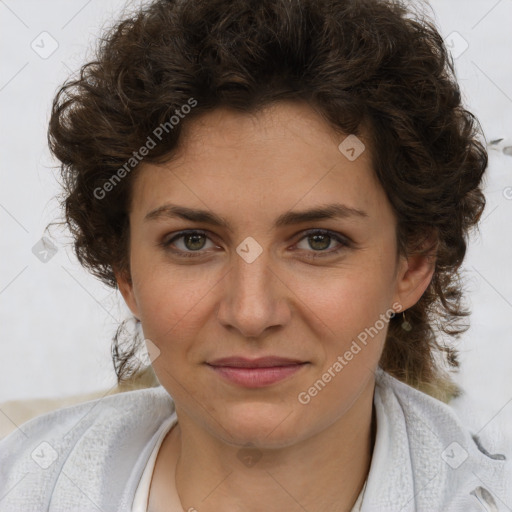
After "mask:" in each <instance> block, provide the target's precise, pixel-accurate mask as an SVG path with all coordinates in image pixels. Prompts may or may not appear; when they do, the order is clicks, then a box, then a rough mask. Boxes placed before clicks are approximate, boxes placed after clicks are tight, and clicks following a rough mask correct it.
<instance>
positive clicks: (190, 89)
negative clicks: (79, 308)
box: [49, 0, 487, 399]
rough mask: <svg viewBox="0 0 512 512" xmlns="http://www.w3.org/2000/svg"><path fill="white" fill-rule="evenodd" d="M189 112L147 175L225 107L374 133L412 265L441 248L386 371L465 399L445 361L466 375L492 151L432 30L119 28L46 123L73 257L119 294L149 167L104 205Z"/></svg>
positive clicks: (176, 10) (357, 25) (224, 24)
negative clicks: (284, 105)
mask: <svg viewBox="0 0 512 512" xmlns="http://www.w3.org/2000/svg"><path fill="white" fill-rule="evenodd" d="M191 98H193V99H194V101H196V106H194V108H193V109H191V111H190V112H189V113H188V114H187V115H186V116H183V119H181V120H180V122H179V123H178V124H176V126H173V128H172V129H168V130H166V131H165V132H164V131H162V137H161V140H159V143H158V145H157V146H156V147H155V148H154V149H152V150H151V152H150V154H149V155H148V156H146V157H145V160H146V161H148V162H158V161H164V160H166V159H167V158H169V157H170V156H171V155H172V154H173V150H174V149H175V148H176V147H177V144H178V140H179V137H180V133H181V129H182V126H183V125H184V124H186V123H189V122H190V121H192V120H193V119H194V118H196V117H197V116H199V115H201V114H204V113H206V112H208V111H211V110H213V109H215V108H217V107H220V106H224V107H229V108H233V109H236V110H238V111H241V112H255V111H257V110H258V109H260V108H262V107H264V106H266V105H269V104H271V103H274V102H279V101H280V100H297V101H306V102H308V104H309V105H311V106H312V107H313V108H314V109H315V110H316V111H317V112H319V113H320V114H321V115H322V116H323V117H324V119H325V120H326V121H327V122H329V123H330V125H331V126H332V127H333V128H335V129H336V130H338V131H340V132H343V133H345V134H355V135H361V127H362V126H363V124H364V125H367V126H368V127H369V137H368V141H367V142H368V143H369V144H370V147H371V149H372V155H373V156H372V164H373V169H374V171H375V173H376V175H377V177H378V179H379V180H380V183H381V184H382V186H383V188H384V190H385V192H386V194H387V196H388V199H389V201H390V203H391V205H392V207H393V209H394V211H395V213H396V215H397V219H398V225H397V243H398V247H399V251H400V253H401V254H410V253H413V252H417V251H419V250H420V249H419V247H420V245H421V242H422V241H423V240H425V239H426V237H427V236H428V234H432V233H433V234H434V235H435V239H436V243H435V246H436V248H435V254H436V264H435V272H434V275H433V278H432V281H431V283H430V284H429V286H428V288H427V289H426V291H425V293H424V294H423V296H422V297H421V299H420V300H419V301H418V302H417V304H415V305H414V306H413V307H411V308H410V309H409V310H408V311H407V313H406V314H407V321H408V322H409V323H410V324H411V327H412V329H411V330H404V329H403V328H402V327H401V324H402V320H401V318H400V317H398V316H395V317H394V318H392V319H391V320H390V324H389V330H388V334H387V339H386V343H385V347H384V351H383V354H382V359H381V362H380V364H381V366H382V367H383V368H384V369H385V370H386V371H388V372H390V373H391V374H393V375H394V376H396V377H397V378H399V379H401V380H402V381H404V382H407V383H409V384H410V385H412V386H415V387H417V388H419V389H423V390H424V391H426V392H428V393H430V394H432V395H434V396H437V397H439V398H441V399H447V397H449V396H450V394H451V395H454V394H455V395H456V394H457V392H458V389H457V387H456V386H455V385H454V383H453V382H452V380H451V378H450V377H449V374H448V373H447V372H446V369H445V368H443V366H444V364H443V363H444V362H446V363H448V367H449V368H452V369H455V368H458V366H459V362H458V359H457V350H456V349H455V348H454V347H453V346H451V345H450V343H449V342H451V341H452V340H453V339H454V338H457V337H458V336H459V335H460V334H461V333H462V332H464V331H465V330H467V328H468V326H467V325H466V324H464V323H462V322H461V320H462V318H463V317H466V316H467V315H469V311H468V310H467V309H465V308H464V307H463V305H462V298H463V293H462V283H461V280H460V275H459V267H460V265H461V263H462V261H463V258H464V255H465V252H466V239H467V236H468V232H469V230H470V228H472V227H473V226H475V225H476V224H477V222H478V220H479V218H480V216H481V214H482V211H483V209H484V206H485V199H484V196H483V194H482V191H481V188H480V183H481V179H482V175H483V173H484V171H485V169H486V167H487V153H486V150H485V146H484V145H483V144H482V143H481V142H480V141H479V135H480V131H481V128H480V125H479V123H478V121H477V120H476V119H475V118H474V116H473V115H472V114H471V113H470V112H468V111H467V110H466V109H465V108H464V106H463V105H462V103H461V95H460V91H459V87H458V84H457V82H456V78H455V72H454V64H453V60H452V58H451V56H450V55H449V54H448V53H447V50H446V48H445V45H444V43H443V40H442V37H441V36H440V34H439V33H438V31H437V29H436V27H435V25H434V24H433V22H432V21H431V20H430V19H429V17H428V16H427V15H426V14H425V13H424V12H422V11H420V10H419V9H416V10H415V11H412V8H411V7H410V6H407V7H406V6H405V4H404V3H403V2H400V1H393V0H357V1H355V0H258V1H251V0H193V1H192V0H181V1H180V0H157V1H155V2H153V3H152V4H151V5H149V6H147V7H144V8H141V9H140V10H139V11H137V12H136V13H134V14H132V15H130V16H128V17H127V18H125V19H124V20H122V21H120V22H118V23H117V25H116V26H114V27H113V28H112V29H111V30H110V31H108V32H107V33H106V34H105V35H104V36H103V37H102V38H101V40H100V44H99V47H98V49H97V56H96V59H95V60H94V61H93V62H89V63H87V64H85V65H84V66H83V67H82V68H81V72H80V76H79V77H78V78H76V79H70V80H68V81H67V82H66V83H65V84H64V85H63V86H62V87H61V88H60V90H59V92H58V94H57V95H56V97H55V100H54V103H53V110H52V115H51V120H50V124H49V143H50V147H51V150H52V151H53V153H54V154H55V155H56V157H57V158H58V159H59V160H60V161H61V162H62V166H61V170H62V176H63V178H64V190H65V198H64V201H63V205H64V207H65V215H66V222H67V223H68V225H69V228H70V230H71V232H72V234H73V237H74V248H75V252H76V255H77V257H78V259H79V261H80V262H81V264H82V265H84V266H85V267H86V268H87V269H89V270H90V271H91V272H92V273H93V274H94V275H96V276H97V277H99V278H100V279H101V280H102V281H103V282H105V283H106V284H107V285H109V286H112V287H116V286H117V283H116V279H115V276H114V273H113V269H114V267H115V268H120V269H124V270H125V271H128V272H129V255H128V234H129V222H128V214H127V212H128V207H129V204H130V197H131V183H132V181H133V176H134V174H135V173H136V171H137V169H136V166H134V170H133V172H125V173H122V175H123V179H121V180H118V182H117V181H116V183H115V186H109V187H108V189H109V192H108V197H107V198H106V199H105V200H103V198H98V197H97V196H98V193H96V194H95V191H97V190H98V189H101V190H105V186H106V185H105V184H106V183H107V182H109V180H110V183H111V184H112V178H113V176H114V175H115V174H116V173H118V177H119V170H120V169H121V168H122V166H123V165H126V162H127V161H129V159H130V158H132V156H133V151H135V150H137V149H138V148H140V147H141V146H142V145H144V144H145V142H146V141H147V138H148V136H149V135H150V134H151V133H153V132H154V130H155V127H158V126H162V125H163V124H164V123H166V122H167V123H169V119H170V118H171V116H172V115H173V114H174V113H175V111H176V110H177V109H180V108H181V107H182V106H183V105H185V104H187V103H188V102H190V99H191ZM125 170H126V167H125ZM431 249H432V247H427V248H425V249H424V251H425V253H428V252H429V250H431ZM119 332H120V331H119V330H118V333H117V335H116V336H115V338H114V344H113V355H114V366H115V368H116V372H117V374H118V379H119V381H120V382H121V381H124V380H127V379H130V378H132V377H133V375H132V374H133V371H134V370H133V369H134V366H133V365H131V364H130V358H131V357H132V356H133V346H132V348H131V349H130V350H128V351H124V352H123V350H122V347H121V345H120V339H119V337H118V336H119ZM444 334H446V335H448V337H449V338H451V339H448V340H445V341H443V340H441V337H442V336H443V335H444ZM438 356H441V358H440V359H439V358H438ZM436 358H437V359H436ZM448 367H447V368H448Z"/></svg>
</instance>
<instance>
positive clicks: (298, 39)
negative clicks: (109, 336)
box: [0, 0, 512, 512]
mask: <svg viewBox="0 0 512 512" xmlns="http://www.w3.org/2000/svg"><path fill="white" fill-rule="evenodd" d="M413 14H414V13H413V12H411V11H410V10H409V9H407V8H406V7H404V6H403V5H401V4H399V3H397V2H391V1H389V2H387V1H380V0H372V1H365V2H357V3H356V2H348V1H344V0H337V1H329V2H328V1H318V0H314V1H313V0H310V1H301V2H299V1H296V0H292V1H290V0H279V1H275V0H262V1H259V2H249V1H248V0H239V1H232V0H229V1H228V0H204V1H194V2H192V1H190V0H189V1H187V0H185V1H180V2H178V1H173V2H169V1H163V0H159V1H156V2H154V3H153V4H152V5H150V6H148V7H146V8H144V9H143V10H141V11H140V13H137V14H135V15H133V17H131V18H127V19H126V20H124V21H122V22H120V23H119V24H118V25H117V26H116V27H115V28H114V29H113V30H112V31H111V32H110V33H109V34H108V37H105V38H103V39H102V43H101V47H100V49H99V52H98V57H97V59H96V60H95V61H94V62H91V63H89V64H87V65H85V66H84V67H83V68H82V73H81V76H80V78H79V79H78V80H75V81H69V82H68V83H67V84H65V85H64V86H63V87H62V88H61V90H60V92H59V94H58V95H57V97H56V99H55V101H54V106H53V112H52V117H51V120H50V129H49V140H50V146H51V149H52V151H53V152H54V154H55V155H56V156H57V158H59V159H60V161H61V162H62V172H63V177H64V185H65V192H66V197H65V212H66V220H67V223H68V225H69V227H70V229H71V232H72V233H73V235H74V237H75V250H76V254H77V256H78V258H79V260H80V262H81V263H82V264H83V265H84V266H86V268H88V269H89V270H90V271H91V272H92V273H93V274H94V275H96V276H97V277H99V278H100V279H101V280H102V281H103V282H105V283H107V284H108V285H110V286H112V287H114V288H118V289H119V290H120V292H121V294H122V296H123V298H124V300H125V302H126V304H127V305H128V307H129V308H130V310H131V312H132V313H133V316H134V318H135V319H136V322H137V323H138V325H139V327H140V328H141V330H142V332H143V336H144V338H145V343H146V347H147V349H148V353H149V357H150V360H151V367H152V370H154V373H155V376H156V379H157V380H156V381H155V386H154V387H150V388H147V389H141V390H136V391H128V392H125V393H121V394H118V395H114V396H109V397H105V398H103V399H101V400H96V401H93V402H87V403H85V404H81V405H78V406H74V407H70V408H66V409H61V410H59V411H56V412H54V413H50V414H47V415H44V416H41V417H39V418H36V419H34V420H32V421H30V422H28V423H26V424H25V425H23V426H22V428H21V429H20V430H18V431H17V432H15V433H14V434H12V435H10V436H9V437H8V438H7V439H5V440H4V441H2V442H1V443H0V463H1V465H0V500H1V501H0V507H1V510H55V511H58V510H66V511H67V510H80V511H82V510H83V511H86V510H102V511H110V510H117V511H132V512H140V511H146V510H148V511H151V512H164V511H169V512H170V511H173V512H174V511H182V510H187V511H200V512H217V511H219V510H229V511H236V512H239V511H240V512H241V511H244V512H246V511H248V512H253V511H274V510H275V511H277V510H290V511H295V510H297V511H303V510H308V511H309V512H320V511H322V512H334V511H336V512H337V511H350V510H351V511H357V510H363V511H375V512H377V511H378V512H382V511H394V512H396V511H398V510H400V511H446V510H450V511H451V510H466V511H470V510H471V511H472V510H474V511H477V510H499V511H501V510H510V508H511V507H512V490H511V486H510V482H511V476H512V475H511V469H510V463H509V457H510V447H509V446H506V447H505V446H504V447H503V448H504V450H503V451H504V452H505V453H490V452H489V451H488V450H487V448H486V446H489V445H487V444H486V442H485V439H480V438H479V437H478V436H476V435H473V434H472V433H471V432H470V431H469V430H467V429H466V428H465V427H464V425H462V424H461V422H460V421H459V419H458V418H457V416H456V415H455V413H454V412H453V411H452V409H450V407H449V406H448V405H446V403H443V402H448V401H449V400H450V399H451V398H452V397H453V396H456V395H457V393H458V390H457V388H456V386H455V385H454V384H453V382H452V381H451V379H450V377H449V374H448V373H447V372H446V371H445V370H443V363H445V362H446V363H448V364H449V365H450V366H451V367H452V368H454V369H455V368H457V367H458V361H457V352H456V350H455V349H454V348H453V346H450V345H449V344H444V343H442V342H441V340H440V337H439V336H440V334H442V333H444V334H446V335H449V336H453V337H456V336H457V335H459V334H460V333H462V332H463V330H464V328H465V326H464V324H462V323H461V322H460V320H462V318H463V317H464V316H466V315H467V314H468V313H467V311H466V310H464V309H463V308H462V306H461V299H462V291H461V287H460V283H459V281H458V279H459V275H458V272H457V271H458V268H459V266H460V265H461V263H462V261H463V258H464V255H465V250H466V243H465V239H466V236H467V234H468V233H469V230H470V229H471V228H472V227H474V226H475V225H476V224H477V223H478V220H479V218H480V216H481V214H482V211H483V208H484V204H485V200H484V197H483V194H482V191H481V180H482V176H483V173H484V171H485V168H486V166H487V154H486V152H485V149H484V147H483V146H482V144H481V142H480V141H479V140H478V135H479V132H478V126H477V123H476V122H475V120H474V118H473V116H472V115H471V113H469V112H468V111H467V110H465V109H464V107H463V105H462V104H461V98H460V93H459V89H458V86H457V83H456V81H455V78H454V74H453V65H452V63H451V61H450V59H449V57H448V55H447V52H446V48H445V47H444V45H443V42H442V38H441V37H440V35H439V33H438V32H437V30H436V28H435V27H434V26H433V25H432V24H431V23H430V22H428V21H425V19H424V18H422V17H421V16H419V15H418V16H416V17H415V16H413ZM121 333H122V329H121V330H120V331H119V333H118V336H116V340H115V344H114V351H113V355H114V363H115V367H116V370H117V373H118V378H119V381H120V382H125V381H129V380H130V379H135V378H137V376H138V375H139V374H140V371H141V369H140V368H138V367H137V364H136V363H137V357H136V356H137V343H136V341H137V340H135V343H134V344H130V343H128V344H126V343H122V342H121V341H122V340H121ZM146 371H147V370H146ZM171 397H172V398H171ZM488 441H490V440H488Z"/></svg>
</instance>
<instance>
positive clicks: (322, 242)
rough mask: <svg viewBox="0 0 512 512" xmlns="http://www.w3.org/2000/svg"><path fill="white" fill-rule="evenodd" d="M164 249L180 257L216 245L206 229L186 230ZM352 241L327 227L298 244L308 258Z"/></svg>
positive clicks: (197, 254) (199, 253)
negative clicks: (334, 243)
mask: <svg viewBox="0 0 512 512" xmlns="http://www.w3.org/2000/svg"><path fill="white" fill-rule="evenodd" d="M303 240H309V241H308V242H307V246H308V247H298V245H300V243H302V241H303ZM208 241H210V244H211V245H210V247H208V246H207V242H208ZM333 241H334V242H337V243H338V247H337V248H336V249H334V250H327V249H329V247H330V246H331V244H332V243H333ZM159 245H161V246H162V247H163V248H164V249H166V250H169V251H170V252H172V253H173V254H175V255H177V256H178V257H185V258H190V257H200V256H203V255H204V254H205V253H206V250H207V249H211V248H215V247H217V248H218V246H217V245H215V244H214V243H213V242H212V241H211V239H210V237H209V236H208V234H207V233H206V232H204V231H198V230H186V231H180V232H179V233H176V234H175V235H174V236H173V237H172V238H170V239H164V241H163V242H161V243H160V244H159ZM351 245H352V244H351V242H350V240H349V239H347V238H346V237H344V236H342V235H340V234H338V233H334V232H332V231H327V230H325V229H312V230H310V231H308V232H306V234H305V236H303V237H302V238H301V239H300V241H299V244H297V245H296V247H298V248H299V249H300V250H301V251H306V252H310V253H311V254H309V255H307V256H306V257H308V258H318V257H327V256H332V255H335V254H338V253H340V252H341V251H342V250H344V249H346V248H348V247H351ZM315 253H316V254H315Z"/></svg>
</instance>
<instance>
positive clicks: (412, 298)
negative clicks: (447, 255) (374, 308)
mask: <svg viewBox="0 0 512 512" xmlns="http://www.w3.org/2000/svg"><path fill="white" fill-rule="evenodd" d="M436 251H437V238H436V237H435V236H434V233H432V234H430V235H429V236H428V238H427V239H426V240H425V241H424V242H423V243H422V244H421V246H420V248H419V250H417V251H414V252H413V253H411V254H410V255H408V256H403V255H402V256H400V262H399V266H398V271H397V277H396V289H395V300H396V302H398V303H400V304H401V306H402V307H401V309H400V311H405V310H406V309H408V308H410V307H412V306H414V304H416V303H417V302H418V301H419V300H420V298H421V296H422V295H423V293H424V292H425V290H426V289H427V287H428V285H429V284H430V282H431V280H432V276H433V275H434V271H435V267H436Z"/></svg>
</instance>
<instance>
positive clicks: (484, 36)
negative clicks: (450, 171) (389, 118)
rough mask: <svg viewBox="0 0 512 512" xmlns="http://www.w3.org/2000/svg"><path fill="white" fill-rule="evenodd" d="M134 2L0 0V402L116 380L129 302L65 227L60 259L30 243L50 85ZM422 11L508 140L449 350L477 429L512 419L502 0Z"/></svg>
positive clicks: (507, 85)
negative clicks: (87, 262)
mask: <svg viewBox="0 0 512 512" xmlns="http://www.w3.org/2000/svg"><path fill="white" fill-rule="evenodd" d="M138 3H139V2H131V3H130V4H126V3H125V2H124V1H119V0H89V1H78V0H76V1H70V0H61V1H57V0H51V1H50V0H48V1H45V2H41V1H40V0H19V1H15V0H0V52H1V54H0V58H1V60H0V62H1V67H0V108H1V117H0V120H1V121H0V127H1V138H0V141H1V142H0V147H1V168H0V173H1V178H0V180H1V181H0V182H1V187H0V229H1V237H0V246H1V253H0V329H1V339H0V403H1V402H3V401H6V400H12V399H23V398H34V397H53V396H63V395H72V394H76V393H86V392H91V391H96V390H100V389H106V388H109V387H111V386H113V385H114V384H115V375H114V371H113V368H112V365H111V361H110V345H111V338H112V334H113V333H114V331H115V328H116V326H117V323H118V322H119V321H120V320H121V319H122V318H124V317H125V316H127V312H128V310H127V308H126V306H125V305H124V303H122V301H121V299H120V298H119V296H118V294H117V293H116V292H113V291H112V290H110V289H107V288H106V287H104V286H103V285H101V284H100V283H99V282H97V281H96V280H95V279H94V278H93V277H91V276H90V275H89V274H87V273H86V271H85V270H83V269H82V268H81V267H80V266H79V264H78V263H77V261H76V259H75V257H74V256H73V254H72V252H71V250H70V248H69V247H66V244H69V242H70V239H69V237H68V236H66V233H65V232H63V231H61V232H58V231H57V232H55V231H54V232H52V233H53V242H54V243H55V244H56V247H57V249H58V251H57V253H56V254H55V255H54V256H53V257H52V258H50V259H49V260H48V261H47V262H46V263H43V262H42V261H40V260H39V259H37V258H36V257H35V255H34V254H33V252H32V248H33V246H34V245H35V244H36V243H37V242H38V240H39V239H40V238H41V236H42V234H43V230H44V228H45V226H46V225H47V223H48V222H50V221H52V220H55V219H56V218H57V217H58V216H59V215H60V210H59V207H58V203H57V201H56V200H55V199H54V197H55V195H56V194H57V193H58V192H59V187H58V182H57V181H56V176H57V175H58V173H57V171H56V170H55V169H56V162H54V161H52V160H51V158H50V155H49V152H48V149H47V146H46V129H47V122H48V116H49V110H50V104H51V100H52V98H53V96H54V93H55V92H56V89H57V86H58V85H59V84H60V83H61V82H62V81H63V80H64V79H65V78H66V77H67V76H68V75H69V74H70V72H72V71H75V70H77V69H78V68H79V66H80V64H82V63H84V62H85V61H86V59H87V58H88V57H89V56H90V55H91V52H90V48H91V45H92V44H94V41H95V39H96V36H97V35H98V34H99V33H100V30H101V29H102V27H107V26H109V25H110V24H111V23H112V22H113V21H114V20H115V18H116V17H117V16H118V15H120V13H121V11H122V10H123V8H124V6H125V5H128V10H130V9H132V8H133V6H136V5H137V4H138ZM431 5H432V6H433V9H434V12H435V13H436V19H437V23H438V26H439V28H440V30H441V33H442V35H443V37H445V38H446V40H447V41H448V44H449V45H450V46H451V47H452V51H453V54H454V56H457V58H456V61H455V62H456V67H457V75H458V77H459V81H460V83H461V86H462V89H463V92H464V97H465V102H466V105H467V106H468V108H469V109H470V110H471V111H472V112H473V113H475V115H476V116H477V117H478V118H479V119H480V121H481V123H482V126H483V128H484V132H485V134H486V137H487V140H488V141H490V140H493V139H497V138H502V137H503V138H505V141H504V142H502V143H501V144H500V145H499V146H498V147H497V149H492V150H490V151H489V156H490V166H489V170H488V175H487V179H486V196H487V200H488V205H487V208H486V210H485V213H484V220H483V222H482V224H481V232H480V235H476V236H475V237H473V239H472V240H471V242H470V246H469V250H468V255H467V259H466V262H465V264H464V275H465V277H466V282H467V287H468V290H469V295H468V300H469V301H470V303H471V305H472V309H473V315H472V317H471V322H472V326H471V328H470V330H469V331H468V332H467V333H466V335H464V337H463V339H462V340H461V342H460V343H459V348H460V350H461V361H462V371H461V373H460V375H458V377H457V380H458V382H459V383H460V384H461V385H462V386H463V387H464V388H465V389H466V390H467V393H468V396H467V398H464V399H463V400H462V401H459V402H457V403H458V404H459V409H460V413H461V414H462V415H464V414H465V413H466V412H467V407H466V405H465V404H466V403H467V402H466V401H467V400H471V401H472V404H474V406H475V407H477V408H478V409H479V410H481V411H482V412H483V416H482V418H483V419H482V420H481V422H480V425H481V426H484V425H487V424H489V423H493V422H494V423H495V422H497V421H501V422H505V421H512V401H511V400H512V372H511V369H512V341H511V338H510V327H511V324H512V322H511V319H512V274H511V273H510V262H511V261H512V244H511V241H510V221H511V219H512V188H507V187H512V156H507V155H506V154H505V153H503V151H502V147H503V146H504V145H506V144H509V145H511V146H512V63H511V57H510V55H511V50H512V30H511V22H512V0H499V1H498V0H489V1H487V0H471V1H468V0H434V1H432V2H431ZM42 32H47V33H48V34H50V36H48V35H41V33H42ZM454 32H456V33H457V34H454ZM53 40H55V42H53ZM31 44H32V45H33V46H34V47H35V48H37V49H38V51H39V53H40V54H41V55H42V56H41V55H40V54H38V53H36V51H34V49H33V48H32V47H31ZM52 44H54V45H55V44H58V47H57V49H56V50H55V51H54V53H52V54H51V55H49V56H48V55H46V54H45V53H44V52H47V53H49V52H50V50H51V49H52ZM466 45H467V49H466ZM43 57H46V58H43ZM507 192H508V193H507Z"/></svg>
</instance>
